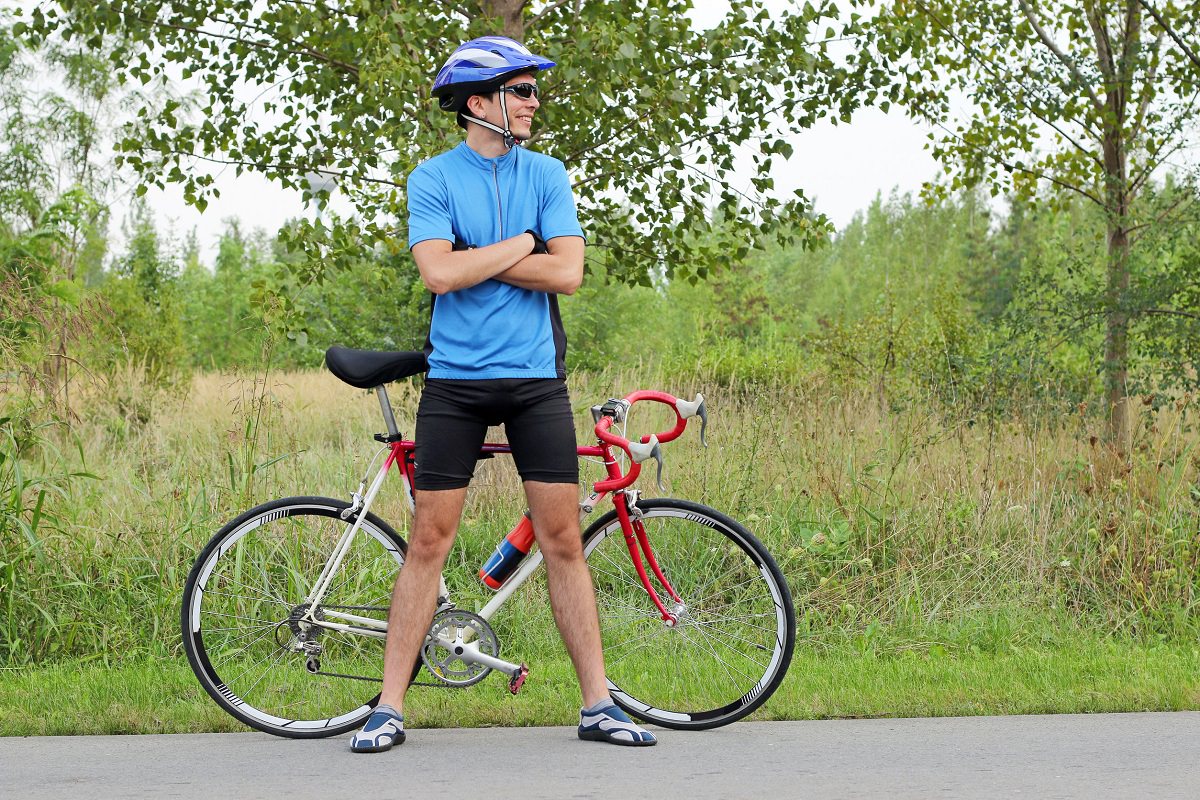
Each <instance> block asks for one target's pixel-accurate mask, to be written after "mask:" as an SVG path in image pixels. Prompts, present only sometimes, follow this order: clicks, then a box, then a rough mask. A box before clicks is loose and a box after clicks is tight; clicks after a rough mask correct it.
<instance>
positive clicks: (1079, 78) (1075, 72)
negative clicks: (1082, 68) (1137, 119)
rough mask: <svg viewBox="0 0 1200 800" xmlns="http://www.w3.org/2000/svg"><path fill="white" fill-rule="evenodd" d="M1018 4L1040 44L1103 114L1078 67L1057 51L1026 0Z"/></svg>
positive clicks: (1098, 101) (1098, 100)
mask: <svg viewBox="0 0 1200 800" xmlns="http://www.w3.org/2000/svg"><path fill="white" fill-rule="evenodd" d="M1020 3H1021V10H1022V11H1023V12H1024V13H1025V19H1027V20H1029V24H1030V25H1032V26H1033V30H1034V32H1036V33H1037V35H1038V38H1039V39H1041V40H1042V44H1044V45H1046V47H1048V48H1049V49H1050V52H1051V53H1053V54H1054V57H1055V58H1057V59H1058V60H1059V61H1060V62H1062V64H1063V66H1065V67H1066V68H1067V69H1068V70H1070V72H1071V75H1072V77H1074V78H1075V82H1076V83H1078V84H1079V86H1080V88H1081V89H1083V91H1084V92H1085V93H1086V94H1087V96H1088V97H1089V98H1090V99H1091V101H1092V105H1093V106H1094V107H1095V109H1096V111H1097V112H1098V113H1103V111H1104V104H1103V103H1101V102H1100V98H1099V97H1097V96H1096V93H1095V92H1094V91H1092V87H1091V86H1089V85H1088V83H1087V81H1086V80H1084V78H1083V75H1082V74H1081V73H1080V72H1079V67H1077V66H1075V62H1074V61H1072V60H1071V58H1070V57H1069V56H1067V54H1066V53H1064V52H1063V51H1062V50H1060V49H1059V47H1058V45H1056V44H1055V43H1054V40H1053V39H1051V38H1050V34H1048V33H1046V31H1045V29H1044V28H1043V27H1042V26H1041V24H1039V23H1038V21H1037V19H1035V18H1034V16H1033V9H1031V8H1030V7H1029V2H1028V0H1020Z"/></svg>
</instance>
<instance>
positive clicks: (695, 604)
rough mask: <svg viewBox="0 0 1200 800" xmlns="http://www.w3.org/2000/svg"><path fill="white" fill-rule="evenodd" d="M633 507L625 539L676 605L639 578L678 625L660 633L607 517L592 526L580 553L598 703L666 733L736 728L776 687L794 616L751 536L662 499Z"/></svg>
mask: <svg viewBox="0 0 1200 800" xmlns="http://www.w3.org/2000/svg"><path fill="white" fill-rule="evenodd" d="M637 507H638V509H640V511H641V518H640V520H639V519H635V520H634V525H635V528H636V526H641V527H642V528H644V530H645V532H646V535H647V537H648V539H649V542H650V547H651V549H652V551H653V553H654V555H655V558H656V559H657V561H658V564H659V566H660V567H661V568H662V571H663V574H664V575H665V577H666V578H667V580H668V581H669V582H670V583H671V585H672V587H673V588H674V589H675V592H676V594H678V595H679V598H680V601H681V602H680V603H678V604H676V603H675V602H674V601H673V600H672V599H671V598H670V596H669V595H668V593H667V592H666V591H665V590H664V589H663V587H661V586H658V585H657V584H656V581H655V578H654V575H653V573H652V572H650V570H649V567H647V572H648V574H650V580H651V582H652V584H654V585H655V589H656V590H657V591H658V593H659V595H660V597H662V599H663V602H664V604H665V605H666V606H667V608H668V610H674V611H675V612H676V613H677V614H678V616H679V621H678V622H677V623H676V624H675V625H674V626H673V627H672V626H668V625H667V624H666V623H664V622H663V621H662V619H661V615H660V614H659V612H658V609H657V608H656V607H655V606H654V604H653V603H652V602H651V601H650V598H649V597H648V596H647V594H646V590H645V588H644V587H643V586H642V583H641V580H640V579H639V577H638V574H637V571H636V569H635V567H634V565H633V562H632V560H631V559H630V555H629V550H628V548H627V546H626V543H625V537H624V535H623V533H622V530H621V523H620V520H619V519H618V518H617V515H616V512H615V511H610V512H609V513H607V514H605V515H604V516H603V517H601V518H600V519H598V520H596V522H594V523H593V524H592V525H591V526H590V527H589V528H588V529H587V531H586V532H585V533H584V534H583V548H584V553H585V555H586V557H587V560H588V566H589V567H590V568H591V571H592V579H593V581H594V582H595V584H596V605H597V608H598V611H599V614H600V633H601V638H602V640H603V643H604V658H605V666H606V670H607V674H608V688H609V692H610V694H611V695H612V698H613V700H614V701H616V703H617V705H619V706H620V707H621V708H623V709H625V711H626V712H628V713H629V714H631V715H633V716H635V717H637V718H639V719H642V720H644V721H646V722H651V723H654V724H656V725H661V726H663V727H666V728H681V729H692V730H696V729H703V728H715V727H718V726H720V725H727V724H729V723H730V722H733V721H734V720H737V719H741V718H742V717H744V716H746V715H747V714H749V713H750V712H752V711H753V710H754V709H756V708H758V707H759V706H760V705H762V704H763V703H764V702H765V701H766V700H767V698H768V697H770V696H771V694H772V693H773V692H774V691H775V690H776V689H777V688H779V684H780V683H781V682H782V681H783V678H784V675H785V674H786V673H787V668H788V665H789V664H790V663H791V660H792V649H793V647H794V646H795V641H796V616H795V610H794V609H793V607H792V597H791V593H790V592H789V591H788V587H787V582H786V581H785V580H784V577H783V573H782V572H780V570H779V567H778V566H777V565H776V564H775V560H774V559H773V558H771V555H770V553H768V552H767V550H766V548H764V547H763V545H762V543H761V542H759V541H758V539H757V538H755V537H754V535H753V534H752V533H750V532H749V531H748V530H746V529H745V528H744V527H743V526H742V525H740V524H739V523H737V522H735V521H734V520H732V519H730V518H729V517H727V516H725V515H724V514H721V513H719V512H717V511H714V510H713V509H711V508H707V507H705V506H702V505H699V504H697V503H690V502H687V501H684V500H671V499H659V500H644V501H640V502H639V503H638V504H637ZM635 517H636V515H635ZM673 607H674V608H673Z"/></svg>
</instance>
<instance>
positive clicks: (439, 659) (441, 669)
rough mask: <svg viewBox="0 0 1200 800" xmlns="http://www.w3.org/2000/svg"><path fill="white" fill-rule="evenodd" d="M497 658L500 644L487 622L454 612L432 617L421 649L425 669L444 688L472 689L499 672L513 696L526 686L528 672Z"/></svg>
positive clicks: (520, 666)
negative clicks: (496, 671)
mask: <svg viewBox="0 0 1200 800" xmlns="http://www.w3.org/2000/svg"><path fill="white" fill-rule="evenodd" d="M499 656H500V640H499V639H498V638H497V637H496V633H495V632H494V631H493V630H492V626H491V625H489V624H488V623H487V620H485V619H484V618H483V617H481V616H479V615H478V614H472V613H471V612H470V611H460V610H458V609H454V608H451V609H447V610H444V611H441V612H440V613H438V614H437V615H436V616H434V618H433V624H432V625H431V626H430V628H429V635H428V636H426V637H425V645H424V646H423V647H422V648H421V661H422V662H423V663H424V664H425V667H426V668H427V669H428V670H429V671H430V673H432V674H433V675H434V677H436V678H437V679H438V680H439V681H441V682H442V683H444V684H446V685H447V686H458V687H463V686H471V685H473V684H476V683H479V682H480V681H481V680H483V679H484V678H486V677H487V676H488V673H490V672H491V671H492V670H493V669H498V670H500V671H501V672H503V673H505V674H506V675H508V676H509V681H508V688H509V691H510V692H512V693H513V694H516V693H517V692H518V691H520V690H521V686H522V685H523V684H524V683H525V677H526V676H527V675H528V674H529V668H528V667H526V666H525V665H524V664H512V663H510V662H508V661H503V660H501V659H500V657H499Z"/></svg>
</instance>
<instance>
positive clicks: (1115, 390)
mask: <svg viewBox="0 0 1200 800" xmlns="http://www.w3.org/2000/svg"><path fill="white" fill-rule="evenodd" d="M1126 11H1127V14H1128V16H1127V19H1126V20H1125V22H1126V24H1125V28H1124V31H1123V32H1122V35H1121V36H1120V37H1118V38H1116V39H1115V41H1114V40H1113V38H1112V37H1111V35H1110V33H1109V28H1108V21H1107V19H1106V16H1107V8H1106V7H1105V6H1103V5H1099V6H1097V5H1094V4H1093V5H1089V6H1088V7H1087V14H1088V18H1089V22H1090V24H1091V27H1092V31H1093V33H1094V34H1095V37H1096V52H1097V56H1098V59H1097V60H1098V64H1097V65H1098V67H1099V70H1100V73H1101V74H1102V75H1103V76H1104V78H1105V98H1104V105H1103V109H1102V111H1101V130H1102V134H1101V141H1100V146H1101V150H1102V151H1103V163H1104V207H1105V208H1104V210H1105V217H1106V227H1107V231H1106V232H1107V234H1108V282H1107V287H1106V290H1105V297H1104V301H1105V302H1104V305H1105V332H1104V395H1105V401H1106V405H1107V406H1108V414H1109V417H1108V439H1109V445H1110V446H1111V447H1112V448H1113V450H1114V451H1115V453H1116V454H1118V456H1119V457H1121V458H1122V459H1125V458H1127V457H1128V454H1129V452H1130V437H1131V430H1130V420H1129V402H1128V378H1129V212H1130V203H1131V201H1132V197H1131V196H1130V186H1129V175H1128V160H1127V145H1128V144H1129V142H1127V141H1126V137H1127V135H1128V130H1127V127H1126V124H1125V123H1126V119H1127V102H1128V99H1129V96H1130V90H1131V87H1132V81H1131V77H1130V75H1131V72H1130V70H1131V69H1132V67H1131V64H1130V62H1129V57H1130V55H1131V54H1132V53H1133V52H1134V51H1135V49H1136V47H1137V44H1138V40H1139V38H1140V36H1139V34H1140V26H1139V24H1138V23H1139V20H1140V17H1139V16H1138V13H1137V2H1136V0H1130V5H1128V6H1127V8H1126ZM1118 29H1119V28H1118Z"/></svg>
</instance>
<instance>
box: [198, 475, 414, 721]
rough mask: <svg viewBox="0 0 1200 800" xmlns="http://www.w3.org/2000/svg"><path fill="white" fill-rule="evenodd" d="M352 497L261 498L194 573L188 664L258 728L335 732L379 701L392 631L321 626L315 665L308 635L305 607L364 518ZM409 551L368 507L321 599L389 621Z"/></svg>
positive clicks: (222, 701) (218, 538) (221, 701)
mask: <svg viewBox="0 0 1200 800" xmlns="http://www.w3.org/2000/svg"><path fill="white" fill-rule="evenodd" d="M348 507H349V504H348V503H346V502H345V501H343V500H335V499H332V498H327V497H288V498H283V499H280V500H274V501H272V502H269V503H265V504H263V505H260V506H257V507H255V508H252V509H250V510H249V511H246V512H245V513H243V514H241V515H239V516H238V517H236V518H235V519H234V520H232V521H231V522H229V523H227V524H226V525H225V526H224V527H222V528H221V530H219V531H218V532H217V534H216V535H215V536H213V538H212V539H211V540H210V541H209V542H208V544H207V545H206V546H205V547H204V549H203V550H202V551H201V552H200V555H199V556H198V557H197V558H196V562H195V564H194V565H193V566H192V569H191V572H190V573H189V575H188V579H187V583H186V584H185V586H184V592H183V604H182V608H181V613H180V624H181V626H182V630H183V648H184V651H185V652H186V653H187V657H188V662H189V663H190V664H191V667H192V671H193V672H195V673H196V677H197V678H198V679H199V680H200V684H201V685H202V686H203V687H204V690H205V691H206V692H208V694H209V696H211V697H212V699H213V700H215V701H216V702H217V704H218V705H219V706H221V708H223V709H224V710H225V711H227V712H228V713H229V714H231V715H232V716H233V717H235V718H236V719H238V720H240V721H241V722H243V723H245V724H247V725H249V726H250V727H252V728H257V729H258V730H260V731H265V732H266V733H271V734H275V735H277V736H285V737H289V738H296V739H308V738H320V737H324V736H335V735H337V734H341V733H345V732H347V731H350V730H353V729H356V728H358V727H359V726H360V725H361V724H362V723H363V721H364V720H365V719H366V718H367V716H368V715H369V714H370V713H371V709H372V708H374V707H375V705H376V704H377V703H378V702H379V693H378V689H377V684H374V683H373V682H374V681H377V680H379V679H380V678H381V677H382V669H383V641H384V640H383V639H381V638H373V637H367V636H363V635H355V634H348V633H343V632H335V631H330V630H328V629H313V630H312V633H309V634H306V635H307V636H309V641H314V640H315V641H316V642H317V643H318V644H319V645H320V647H321V648H322V649H321V652H320V654H319V656H318V659H319V669H320V673H319V674H314V673H312V672H311V671H309V669H308V668H307V666H306V665H307V664H308V653H306V652H305V651H304V650H303V649H302V643H301V642H300V641H299V640H298V637H297V635H296V634H297V633H299V627H298V626H297V625H296V624H295V620H294V616H295V614H294V612H296V611H297V609H299V608H300V607H301V605H300V604H302V603H303V602H304V600H305V597H306V595H307V593H308V591H309V589H310V588H311V586H312V583H313V582H314V581H315V580H316V579H317V576H318V575H319V573H320V572H321V567H322V566H323V565H324V563H325V561H326V560H327V559H328V557H329V555H330V553H331V552H332V551H333V546H334V543H336V541H337V540H338V537H339V536H340V534H341V532H342V531H343V530H345V526H346V525H349V524H352V523H351V522H347V521H345V520H342V519H341V517H340V514H341V512H342V511H343V510H344V509H346V508H348ZM406 552H407V546H406V544H405V542H404V540H403V539H402V538H401V537H400V536H399V534H397V533H396V532H395V531H394V530H393V529H392V528H391V526H389V525H388V524H387V523H386V522H384V521H383V520H381V519H379V518H378V517H376V516H375V515H374V514H367V515H366V517H365V518H364V519H363V521H362V525H361V527H360V530H359V533H358V534H356V536H355V540H354V542H353V543H352V545H351V547H350V549H349V550H348V551H347V554H346V557H345V559H344V561H343V562H342V565H341V568H340V569H339V573H338V577H336V578H335V579H334V581H333V582H332V583H331V586H330V590H329V592H328V593H327V594H326V595H325V597H324V599H323V600H322V604H321V606H320V607H319V608H320V609H322V610H324V609H333V608H337V607H345V608H346V610H349V611H350V613H354V614H359V615H362V616H370V617H373V618H380V619H387V609H388V605H389V603H390V598H391V590H392V584H393V582H394V580H395V576H396V573H397V570H398V569H399V568H400V567H401V566H403V564H404V556H405V553H406ZM351 608H353V609H354V610H350V609H351ZM320 613H321V611H318V614H320ZM313 634H315V636H314V635H313ZM419 667H420V663H419V662H418V664H417V666H416V668H415V669H414V674H415V672H416V670H417V669H419ZM337 676H341V677H337ZM351 676H352V677H351ZM368 691H371V692H373V693H374V697H370V696H369V695H368V694H367V693H368Z"/></svg>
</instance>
